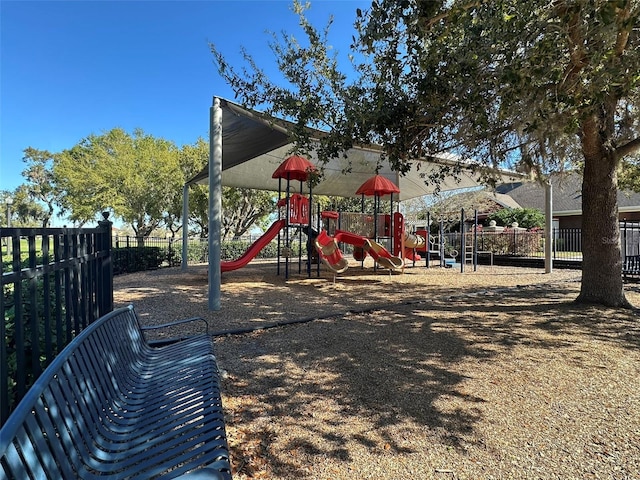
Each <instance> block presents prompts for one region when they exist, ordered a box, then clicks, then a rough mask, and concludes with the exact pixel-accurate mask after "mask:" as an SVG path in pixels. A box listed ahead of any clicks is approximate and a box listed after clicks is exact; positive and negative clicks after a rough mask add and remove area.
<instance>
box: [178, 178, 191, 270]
mask: <svg viewBox="0 0 640 480" xmlns="http://www.w3.org/2000/svg"><path fill="white" fill-rule="evenodd" d="M188 246H189V185H187V184H186V183H185V184H184V186H183V187H182V262H181V264H180V265H181V269H182V271H183V272H185V271H186V270H187V266H188V264H189V259H188Z"/></svg>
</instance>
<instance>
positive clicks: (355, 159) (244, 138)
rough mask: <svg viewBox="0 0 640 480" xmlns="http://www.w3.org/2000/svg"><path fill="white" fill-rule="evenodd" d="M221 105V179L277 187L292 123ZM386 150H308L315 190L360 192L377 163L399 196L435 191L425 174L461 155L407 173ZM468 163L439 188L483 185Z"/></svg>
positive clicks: (508, 177)
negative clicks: (321, 155)
mask: <svg viewBox="0 0 640 480" xmlns="http://www.w3.org/2000/svg"><path fill="white" fill-rule="evenodd" d="M220 108H221V110H222V178H221V181H222V185H224V186H230V187H238V188H253V189H258V190H271V191H278V178H277V177H276V178H274V177H273V172H275V171H276V170H277V169H278V168H279V166H280V165H281V164H282V162H283V161H284V160H285V159H287V158H288V157H291V156H292V154H293V153H294V145H293V143H291V140H290V136H289V134H288V132H289V131H290V130H292V129H293V126H294V125H293V124H292V123H291V122H287V121H285V120H281V119H277V118H274V117H271V116H268V115H265V114H263V113H260V112H257V111H255V110H250V109H246V108H244V107H241V106H240V105H238V104H236V103H233V102H231V101H229V100H224V99H220ZM312 132H315V134H316V138H320V137H321V135H323V132H321V131H319V130H312ZM382 154H383V151H382V148H381V147H379V146H375V145H373V146H361V147H354V148H351V149H349V150H347V151H346V152H345V154H344V155H343V156H340V157H339V158H334V159H332V160H330V161H329V162H328V163H326V164H324V165H321V162H320V161H319V160H318V158H317V156H316V155H315V154H313V153H312V154H310V155H309V158H308V160H309V161H310V162H311V163H315V165H317V166H318V169H319V172H320V173H321V174H322V179H321V181H320V182H319V183H318V184H317V185H314V187H313V193H314V195H316V194H317V195H329V196H340V197H358V196H359V195H360V194H358V193H356V192H357V191H358V188H359V187H360V186H361V185H362V184H363V183H364V182H365V181H367V180H368V179H369V178H371V177H372V176H373V175H375V174H376V169H377V174H378V175H379V176H381V177H384V178H386V179H387V180H389V181H391V182H392V183H394V184H395V185H396V186H397V187H398V188H399V189H400V192H399V193H398V194H397V195H398V197H397V198H398V200H406V199H410V198H415V197H420V196H424V195H430V194H433V193H434V191H436V185H435V184H434V183H432V182H431V183H427V182H426V180H428V179H429V178H430V177H431V176H432V175H436V174H437V173H438V172H439V171H440V169H441V168H443V167H445V168H446V167H450V168H451V170H456V168H454V167H455V166H456V165H457V164H458V163H459V159H458V158H457V157H455V156H454V155H449V154H443V155H436V156H432V157H429V158H428V159H425V158H421V159H415V160H413V161H412V162H411V167H410V168H409V170H408V171H407V173H406V174H404V175H401V174H399V173H398V172H395V171H393V170H392V169H391V167H390V166H389V165H388V162H384V161H381V155H382ZM380 165H382V167H380ZM467 165H468V168H462V169H461V171H460V173H459V174H458V175H455V176H454V175H447V176H445V178H444V180H443V181H442V182H440V185H439V189H440V190H441V191H450V190H457V189H461V188H470V187H477V186H479V185H482V182H481V178H480V177H481V173H480V170H481V168H482V167H481V165H479V164H473V163H467ZM494 175H497V176H498V177H500V178H499V183H506V182H512V181H515V180H518V179H519V180H520V181H522V180H523V176H522V175H520V174H517V173H515V172H510V171H498V172H495V173H494ZM208 177H209V167H208V166H206V167H205V168H204V169H203V170H202V171H201V172H200V173H199V174H198V175H196V176H195V177H194V178H192V179H191V180H189V182H187V183H188V184H191V183H207V181H208V180H207V179H208ZM285 178H286V177H285ZM299 188H301V189H302V191H301V192H299V193H309V192H308V185H307V184H306V183H303V184H302V185H301V186H299V185H294V186H292V187H291V191H292V192H295V191H296V189H299ZM394 197H395V195H394Z"/></svg>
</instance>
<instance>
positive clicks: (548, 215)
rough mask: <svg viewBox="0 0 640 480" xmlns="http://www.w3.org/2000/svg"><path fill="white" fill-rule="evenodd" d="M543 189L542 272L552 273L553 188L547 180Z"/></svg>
mask: <svg viewBox="0 0 640 480" xmlns="http://www.w3.org/2000/svg"><path fill="white" fill-rule="evenodd" d="M544 186H545V189H544V272H545V273H551V272H553V259H552V252H553V188H552V186H551V182H550V181H549V180H547V182H546V183H545V185H544Z"/></svg>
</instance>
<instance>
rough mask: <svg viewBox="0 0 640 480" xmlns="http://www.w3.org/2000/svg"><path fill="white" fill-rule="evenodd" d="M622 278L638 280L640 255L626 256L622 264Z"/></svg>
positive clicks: (639, 275) (639, 276)
mask: <svg viewBox="0 0 640 480" xmlns="http://www.w3.org/2000/svg"><path fill="white" fill-rule="evenodd" d="M622 276H623V278H624V279H625V280H627V279H628V278H629V277H635V278H636V279H638V278H640V255H628V256H626V257H624V261H623V262H622Z"/></svg>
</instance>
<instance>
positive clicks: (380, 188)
mask: <svg viewBox="0 0 640 480" xmlns="http://www.w3.org/2000/svg"><path fill="white" fill-rule="evenodd" d="M390 193H400V189H399V188H398V187H397V186H396V184H395V183H393V182H392V181H391V180H389V179H388V178H386V177H383V176H382V175H375V176H373V177H371V178H370V179H369V180H367V181H366V182H364V183H363V184H362V185H360V188H358V190H356V194H357V195H369V196H374V195H375V196H379V197H381V196H383V195H388V194H390Z"/></svg>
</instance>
